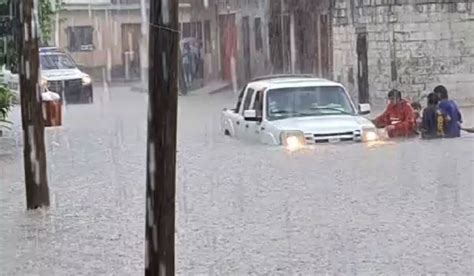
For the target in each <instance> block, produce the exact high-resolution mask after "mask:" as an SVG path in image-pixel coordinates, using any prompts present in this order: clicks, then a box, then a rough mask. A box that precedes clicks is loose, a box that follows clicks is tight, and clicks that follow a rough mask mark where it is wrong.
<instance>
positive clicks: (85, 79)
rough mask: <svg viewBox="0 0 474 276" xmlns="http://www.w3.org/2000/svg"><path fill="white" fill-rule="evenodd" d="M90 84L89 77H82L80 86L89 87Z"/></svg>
mask: <svg viewBox="0 0 474 276" xmlns="http://www.w3.org/2000/svg"><path fill="white" fill-rule="evenodd" d="M91 83H92V79H91V77H89V76H84V77H82V85H89V84H91Z"/></svg>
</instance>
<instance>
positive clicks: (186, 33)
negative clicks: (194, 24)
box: [182, 22, 191, 38]
mask: <svg viewBox="0 0 474 276" xmlns="http://www.w3.org/2000/svg"><path fill="white" fill-rule="evenodd" d="M182 27H183V29H182V38H188V37H191V23H190V22H185V23H183V26H182Z"/></svg>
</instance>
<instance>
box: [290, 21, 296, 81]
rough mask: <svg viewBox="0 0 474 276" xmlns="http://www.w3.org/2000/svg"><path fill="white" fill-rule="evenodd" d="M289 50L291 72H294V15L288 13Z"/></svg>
mask: <svg viewBox="0 0 474 276" xmlns="http://www.w3.org/2000/svg"><path fill="white" fill-rule="evenodd" d="M290 52H291V73H292V74H295V73H296V72H295V71H296V41H295V15H294V13H291V14H290Z"/></svg>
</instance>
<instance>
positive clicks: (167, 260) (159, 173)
mask: <svg viewBox="0 0 474 276" xmlns="http://www.w3.org/2000/svg"><path fill="white" fill-rule="evenodd" d="M149 30H150V36H149V41H150V47H149V56H150V60H149V73H150V74H149V89H148V91H149V93H148V94H149V113H148V144H147V181H146V182H147V186H146V225H145V228H146V229H145V233H146V234H145V236H146V245H145V275H160V276H161V275H163V276H164V275H174V274H175V263H174V260H175V256H174V254H175V250H174V240H175V238H174V234H175V194H176V186H175V184H176V126H177V103H178V50H179V31H178V0H152V1H150V25H149Z"/></svg>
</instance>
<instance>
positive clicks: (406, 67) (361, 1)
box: [333, 0, 474, 104]
mask: <svg viewBox="0 0 474 276" xmlns="http://www.w3.org/2000/svg"><path fill="white" fill-rule="evenodd" d="M357 32H367V40H368V58H369V91H370V96H371V102H373V103H381V102H382V101H385V98H386V93H387V91H388V90H389V89H391V88H393V87H395V88H399V89H400V90H401V91H402V92H404V93H405V95H407V96H408V97H416V96H417V95H418V94H419V93H422V92H424V91H431V90H432V89H433V88H434V86H436V85H438V84H443V85H445V86H446V87H447V88H448V90H449V91H450V95H451V97H452V98H454V99H456V100H458V101H459V102H460V103H461V104H474V4H473V1H472V0H463V1H446V0H336V1H335V2H334V6H333V39H334V44H333V45H334V59H333V62H334V77H335V79H337V80H340V81H341V82H343V83H344V84H346V85H347V87H348V88H349V89H351V90H352V91H353V95H354V97H355V98H357V94H358V93H357V92H358V91H357V74H358V64H357V63H358V59H357V51H356V41H357Z"/></svg>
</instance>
